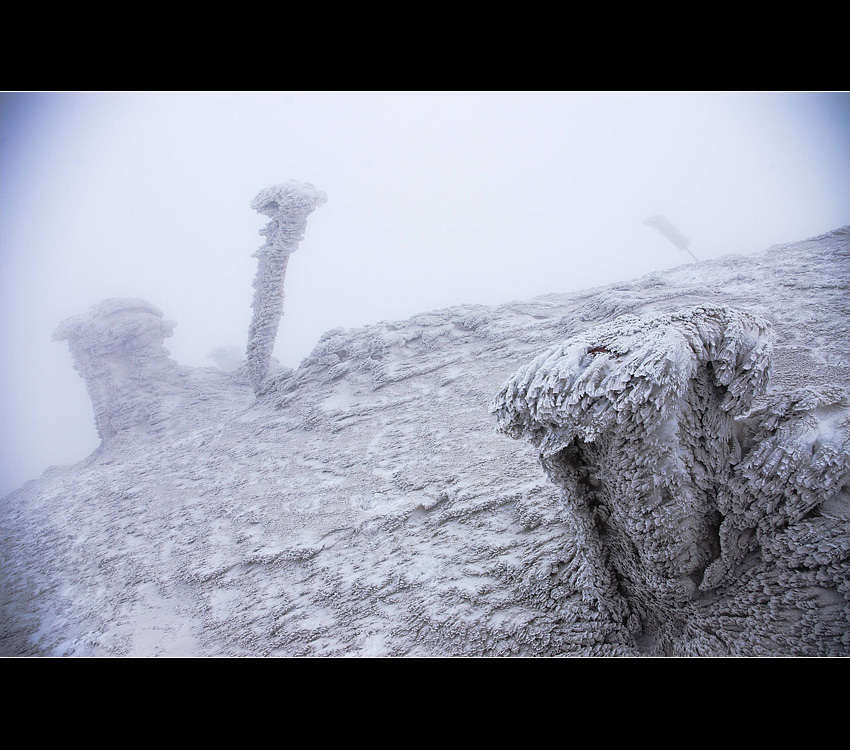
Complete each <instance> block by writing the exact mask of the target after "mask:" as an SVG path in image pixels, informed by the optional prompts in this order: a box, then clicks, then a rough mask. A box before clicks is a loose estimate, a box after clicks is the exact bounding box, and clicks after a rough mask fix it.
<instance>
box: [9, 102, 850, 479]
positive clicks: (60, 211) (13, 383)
mask: <svg viewBox="0 0 850 750" xmlns="http://www.w3.org/2000/svg"><path fill="white" fill-rule="evenodd" d="M290 179H294V180H299V181H305V182H311V183H313V184H314V185H315V186H316V187H317V188H319V189H320V190H323V191H324V192H326V193H327V195H328V202H327V203H326V204H324V205H323V206H321V207H320V208H318V209H317V210H316V212H315V213H314V214H313V215H311V217H310V218H309V220H308V224H307V232H306V235H305V239H304V241H303V242H302V244H301V247H300V249H299V250H298V252H297V253H295V255H293V256H292V258H291V260H290V263H289V268H288V271H287V277H286V289H285V302H284V318H283V321H282V324H281V328H280V332H279V334H278V345H277V348H276V351H275V356H276V357H277V358H278V359H279V360H280V361H281V363H282V364H284V365H287V366H291V367H295V366H297V365H298V363H299V361H300V360H301V359H303V357H305V356H306V355H307V354H308V353H309V352H310V350H311V349H312V347H313V346H314V344H315V343H316V341H317V339H318V338H319V336H320V335H321V334H322V333H323V332H324V331H326V330H329V329H331V328H335V327H345V328H349V327H356V326H361V325H365V324H369V323H375V322H377V321H379V320H395V319H403V318H407V317H409V316H411V315H413V314H415V313H417V312H423V311H427V310H431V309H436V308H441V307H447V306H451V305H456V304H462V303H483V304H500V303H504V302H509V301H511V300H518V299H527V298H530V297H532V296H535V295H539V294H547V293H550V292H567V291H575V290H580V289H584V288H587V287H591V286H597V285H601V284H608V283H611V282H615V281H619V280H627V279H632V278H635V277H639V276H643V275H644V274H647V273H651V272H652V271H657V270H662V269H665V268H670V267H674V266H678V265H682V264H685V263H689V262H691V258H690V256H689V255H688V254H686V253H684V252H682V250H681V249H678V248H677V247H675V246H674V245H673V244H672V243H671V242H670V241H669V240H668V239H665V237H664V236H663V235H662V234H660V233H659V232H658V231H655V230H653V229H652V228H651V227H650V226H647V225H646V224H645V223H644V221H645V219H647V217H649V216H652V215H656V214H658V215H663V216H665V217H667V218H668V219H669V220H670V221H671V222H672V223H673V224H674V225H675V226H676V227H677V228H678V230H680V231H681V232H682V233H683V234H684V235H686V236H687V237H688V238H689V240H690V245H689V249H690V251H692V252H693V253H694V254H695V255H696V256H697V257H698V258H699V259H701V260H703V259H709V258H714V257H718V256H721V255H726V254H730V253H752V252H759V251H761V250H764V249H766V248H767V247H769V246H770V245H773V244H776V243H780V242H791V241H795V240H800V239H804V238H806V237H810V236H812V235H816V234H820V233H823V232H826V231H829V230H831V229H835V228H836V227H838V226H841V225H843V224H847V223H850V94H848V93H847V92H838V93H807V92H798V93H787V92H773V93H706V92H690V93H689V92H674V93H651V92H607V93H587V92H585V93H576V92H270V93H262V92H259V93H250V92H249V93H240V92H168V93H154V92H152V93H139V92H129V93H73V92H72V93H31V92H23V93H21V92H19V93H8V92H7V93H3V94H2V95H1V96H0V285H2V288H0V305H2V308H0V326H1V327H0V348H1V349H2V362H3V367H2V380H1V381H0V398H1V399H2V400H1V401H0V420H2V421H0V495H5V494H6V493H8V492H9V491H11V490H14V489H15V488H17V487H19V486H20V485H21V484H22V483H23V482H25V481H27V480H29V479H34V478H37V477H38V476H39V475H40V473H41V472H42V471H43V470H44V469H45V468H47V467H48V466H49V465H51V464H61V463H72V462H74V461H78V460H80V459H82V458H85V456H87V455H88V454H89V453H90V452H91V451H92V450H93V449H94V448H95V447H96V446H97V443H98V440H97V436H96V432H95V427H94V419H93V416H92V410H91V404H90V402H89V399H88V396H87V395H86V392H85V386H84V384H83V381H82V379H81V378H80V377H79V376H78V375H77V373H76V372H75V371H74V370H73V366H72V361H71V357H70V354H69V352H68V349H67V345H66V344H64V343H56V342H53V341H51V334H52V332H53V330H54V329H55V328H56V326H57V324H58V323H59V322H60V321H62V320H63V319H65V318H67V317H69V316H71V315H76V314H78V313H81V312H84V311H85V310H87V309H88V308H89V307H90V306H91V305H93V304H95V303H97V302H100V301H101V300H103V299H106V298H109V297H141V298H143V299H146V300H148V301H150V302H152V303H153V304H155V305H156V306H158V307H159V308H160V309H161V310H162V311H163V312H164V314H165V317H166V318H167V319H170V320H175V321H176V322H177V327H176V329H175V335H174V337H172V338H170V339H168V340H167V341H166V346H167V348H168V349H169V350H170V351H171V353H172V356H173V357H174V359H176V360H177V361H178V362H180V363H181V364H186V365H195V366H212V364H213V363H212V360H210V359H208V358H207V356H206V355H207V353H208V352H210V351H211V350H212V349H214V348H216V347H218V346H222V345H235V346H238V347H240V348H242V349H243V350H244V347H245V343H246V340H247V332H248V326H249V322H250V313H251V310H250V305H251V297H252V293H253V290H252V287H251V282H252V279H253V275H254V271H255V269H256V259H254V258H252V257H251V255H252V253H253V252H254V251H255V250H256V249H257V248H259V247H260V245H262V243H263V238H262V237H261V236H260V235H259V234H258V232H259V230H260V229H261V228H262V227H263V226H264V224H265V222H266V219H265V218H264V217H262V216H259V215H258V214H256V213H255V212H253V211H252V210H251V208H250V202H251V200H252V199H253V198H254V196H255V195H256V194H257V193H258V192H259V191H260V190H261V189H263V188H266V187H269V186H272V185H275V184H277V183H279V182H283V181H286V180H290Z"/></svg>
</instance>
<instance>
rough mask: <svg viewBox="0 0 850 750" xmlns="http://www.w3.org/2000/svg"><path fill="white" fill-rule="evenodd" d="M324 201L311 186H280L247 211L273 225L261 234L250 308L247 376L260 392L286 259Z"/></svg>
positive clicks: (278, 316) (266, 192) (275, 328)
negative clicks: (251, 211)
mask: <svg viewBox="0 0 850 750" xmlns="http://www.w3.org/2000/svg"><path fill="white" fill-rule="evenodd" d="M325 201H327V196H326V195H325V194H324V193H323V192H322V191H320V190H317V189H316V188H315V187H313V186H312V185H311V184H310V183H306V182H305V183H301V182H294V181H289V182H284V183H282V184H280V185H275V186H274V187H270V188H266V189H265V190H262V191H260V193H259V194H258V195H257V197H256V198H254V200H253V201H252V202H251V208H253V209H254V210H255V211H257V212H258V213H260V214H262V215H263V216H268V217H269V218H270V219H271V221H270V222H269V223H268V224H266V226H265V227H264V228H263V229H261V230H260V234H262V235H264V236H265V238H266V242H265V244H264V245H263V246H262V247H261V248H260V249H259V250H257V252H256V253H254V257H255V258H257V259H258V260H257V274H256V276H255V278H254V304H253V310H254V312H253V315H252V318H251V327H250V330H249V332H248V348H247V358H248V375H249V379H250V381H251V383H252V385H253V386H254V390H255V391H257V392H259V391H260V389H261V388H262V385H263V383H264V382H265V380H266V376H267V375H268V372H269V366H270V363H271V357H272V352H273V351H274V344H275V339H276V337H277V331H278V328H279V326H280V319H281V316H282V315H283V283H284V278H285V276H286V266H287V264H288V262H289V256H290V255H292V253H294V252H295V251H296V250H297V249H298V245H299V243H300V242H301V240H302V239H303V238H304V231H305V230H306V228H307V217H308V216H309V215H310V214H311V213H313V211H315V210H316V209H317V208H318V207H319V206H320V205H321V204H322V203H324V202H325Z"/></svg>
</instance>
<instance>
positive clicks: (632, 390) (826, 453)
mask: <svg viewBox="0 0 850 750" xmlns="http://www.w3.org/2000/svg"><path fill="white" fill-rule="evenodd" d="M772 348H773V334H772V331H771V330H770V328H769V326H768V324H767V323H766V322H765V321H763V320H760V319H759V318H756V317H754V316H752V315H748V314H746V313H743V312H738V311H735V310H732V309H730V308H726V307H717V306H700V307H696V308H692V309H689V310H686V311H681V312H677V313H674V314H668V315H663V316H650V317H644V318H641V317H636V316H624V317H621V318H618V319H616V320H615V321H613V322H611V323H608V324H605V325H603V326H599V327H596V328H591V329H589V330H588V331H586V332H584V333H583V334H581V335H580V336H577V337H575V338H572V339H570V340H568V341H567V342H566V343H564V344H559V345H557V346H555V347H553V348H551V349H549V350H548V351H547V352H545V353H544V354H542V355H540V356H539V357H537V358H536V359H534V360H533V361H532V362H531V363H530V364H529V365H527V366H526V367H524V368H522V369H521V370H519V371H518V372H517V374H516V375H515V376H514V377H513V378H511V379H510V380H509V381H508V382H507V383H506V384H505V385H504V386H503V388H502V390H501V391H500V392H499V394H498V396H497V398H496V400H495V402H494V405H493V410H494V412H495V414H496V416H497V419H498V423H499V427H500V429H501V430H502V431H504V432H505V433H506V434H508V435H510V436H511V437H514V438H526V439H527V440H529V441H530V442H531V443H532V444H533V445H534V447H535V448H536V449H537V451H538V453H539V457H540V461H541V463H542V465H543V467H544V469H545V471H546V473H547V474H548V476H549V477H550V479H551V480H552V481H553V482H554V483H555V484H556V485H557V486H559V487H561V488H562V490H563V492H562V498H563V502H564V503H565V506H566V507H567V508H568V509H569V512H570V515H571V518H572V521H573V524H574V527H575V535H576V538H577V540H578V545H579V548H580V554H581V556H582V558H583V564H582V565H581V566H580V568H579V571H580V573H579V575H578V576H577V578H576V580H575V581H574V582H573V583H574V585H575V586H576V587H577V588H578V589H580V590H582V591H583V592H584V594H585V596H586V597H588V598H589V599H591V600H592V601H594V602H596V606H597V607H598V609H599V612H600V614H601V615H603V616H604V617H606V618H608V619H609V620H611V621H612V622H613V623H614V624H615V625H616V626H617V635H616V639H618V640H620V641H621V642H622V643H623V644H625V645H627V646H630V647H634V648H636V649H638V650H639V651H641V652H646V653H651V654H676V653H695V654H716V653H731V654H744V655H755V654H760V653H768V654H769V653H773V652H775V650H776V649H777V648H781V649H782V651H783V652H784V653H787V654H800V655H840V654H846V653H847V652H848V649H850V632H848V623H850V562H848V558H850V535H848V527H847V523H848V520H850V514H848V495H847V485H848V483H850V408H848V407H850V401H848V399H847V396H846V395H845V394H842V393H841V392H840V391H839V390H838V389H834V388H833V389H827V392H826V393H819V392H817V391H812V390H807V391H805V392H802V393H796V394H791V395H789V394H783V395H782V396H780V397H775V398H773V399H770V400H768V402H767V404H766V405H764V406H762V408H761V409H760V410H757V411H755V412H753V413H752V414H751V415H750V416H746V415H747V413H748V412H749V411H750V409H751V407H752V406H753V404H754V403H755V401H756V399H758V398H759V397H761V396H763V395H764V393H765V391H766V388H767V382H768V374H769V368H770V361H771V351H772Z"/></svg>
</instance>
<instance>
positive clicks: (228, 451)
mask: <svg viewBox="0 0 850 750" xmlns="http://www.w3.org/2000/svg"><path fill="white" fill-rule="evenodd" d="M849 241H850V230H849V229H848V228H847V227H844V228H842V229H839V230H836V231H834V232H831V233H828V234H826V235H823V236H820V237H815V238H811V239H809V240H806V241H803V242H799V243H791V244H788V245H782V246H777V247H773V248H770V249H769V250H767V251H765V252H762V253H760V254H756V255H750V256H735V257H728V258H723V259H720V260H715V261H708V262H703V263H698V264H691V265H687V266H682V267H680V268H677V269H673V270H671V271H667V272H664V273H658V274H652V275H650V276H647V277H644V278H641V279H637V280H635V281H632V282H628V283H623V284H616V285H612V286H607V287H600V288H597V289H591V290H587V291H585V292H581V293H574V294H552V295H547V296H545V297H540V298H536V299H533V300H529V301H526V302H515V303H510V304H505V305H501V306H497V307H485V306H478V305H469V306H459V307H454V308H449V309H445V310H438V311H433V312H428V313H423V314H421V315H417V316H414V317H412V318H410V319H409V320H406V321H391V322H382V323H379V324H376V325H374V326H368V327H364V328H359V329H354V330H343V329H336V330H333V331H330V332H328V333H327V334H325V335H324V336H323V337H322V338H321V340H320V341H319V342H318V344H317V346H316V348H315V349H314V351H313V352H312V353H311V354H310V356H309V357H307V358H306V359H305V360H304V362H302V363H301V365H300V366H299V367H298V368H297V369H296V370H294V371H288V372H284V373H279V374H277V375H274V376H272V377H270V378H269V379H268V380H267V381H266V383H265V385H264V386H263V389H262V392H261V393H260V394H259V395H258V396H257V395H255V393H254V389H253V387H252V385H251V384H250V382H249V381H248V380H247V379H246V378H245V377H244V376H243V377H240V375H239V371H238V369H237V370H234V371H231V372H225V371H224V370H221V369H214V368H186V367H181V366H179V365H178V364H177V363H175V362H173V361H172V360H171V359H170V358H169V357H168V356H167V354H163V353H162V350H161V342H162V338H163V334H164V333H165V330H164V328H163V318H162V316H161V313H158V311H155V308H153V306H148V303H138V302H134V303H133V304H131V305H127V304H125V303H123V302H121V303H119V302H112V303H110V304H109V305H107V306H106V308H102V309H97V310H93V311H90V313H88V314H86V315H85V316H84V317H83V318H82V319H81V320H77V321H76V322H74V323H71V324H66V325H63V326H62V327H60V330H59V331H58V332H57V335H58V337H59V338H61V339H64V340H67V341H68V343H69V346H70V348H71V351H72V355H73V356H74V360H75V363H76V366H77V368H78V369H79V370H80V373H81V375H82V376H83V377H84V378H85V379H86V382H87V385H88V384H89V380H90V379H91V380H92V383H95V384H97V383H102V382H104V380H106V381H107V382H114V383H117V384H118V385H117V386H116V387H117V390H116V388H112V389H111V390H110V389H107V392H106V395H103V394H100V392H99V391H97V389H96V388H95V387H94V386H90V388H89V390H90V393H92V400H93V405H94V409H95V415H96V417H97V415H98V414H101V415H105V417H104V418H101V417H98V425H99V427H101V436H102V437H103V443H102V445H101V446H100V448H99V449H98V450H97V451H96V452H95V453H94V454H93V455H92V456H90V457H89V458H88V459H87V460H86V461H83V462H81V463H79V464H77V465H74V466H63V467H53V468H51V469H49V470H48V471H47V472H45V474H44V475H43V476H42V477H41V478H40V479H38V480H35V481H33V482H29V483H27V484H26V485H25V486H24V487H22V488H21V489H20V490H18V491H17V492H15V493H12V494H11V495H9V496H7V497H5V498H3V500H2V526H1V527H0V534H2V537H0V542H2V547H0V557H1V558H2V559H0V563H2V572H0V575H2V589H0V598H1V599H2V601H0V604H2V626H0V654H2V655H6V656H77V657H86V656H124V657H126V656H508V655H518V656H596V655H600V656H639V655H698V656H715V655H718V656H725V655H742V656H758V655H783V656H784V655H824V656H826V655H847V654H848V652H850V604H848V603H849V602H850V592H848V556H850V541H848V536H850V535H848V522H850V492H848V484H850V477H848V474H850V469H848V459H847V456H848V443H847V440H848V414H850V406H848V400H847V392H848V388H850V382H848V372H850V369H848V366H850V295H848V280H850V247H848V246H849V245H850V242H849ZM128 307H129V308H132V309H131V310H128V309H127V308H128ZM116 311H117V312H116ZM113 314H117V315H118V318H120V320H119V321H118V323H119V324H120V325H118V327H117V328H116V327H115V326H113V325H112V324H111V323H109V320H108V319H109V318H110V316H112V315H113ZM125 315H129V316H130V317H129V318H124V317H123V316H125ZM139 316H141V318H142V321H143V323H144V325H140V324H139V321H138V320H137V319H138V318H139ZM147 316H149V317H147ZM624 316H625V317H624ZM133 321H135V322H133ZM113 322H115V321H113ZM166 328H167V326H166ZM168 330H170V328H169V329H168ZM166 335H167V334H166ZM157 347H159V348H157ZM101 348H102V349H103V350H104V352H103V353H104V355H105V360H104V361H106V362H107V364H108V366H105V365H99V364H95V360H97V361H100V360H99V359H97V358H95V357H94V354H95V353H98V352H99V350H100V349H101ZM591 350H596V351H591ZM81 352H82V353H81ZM86 352H88V353H89V354H91V355H92V357H90V358H89V359H91V362H90V363H89V359H86V357H88V354H86ZM81 363H82V364H81ZM104 367H106V369H105V370H103V371H102V368H104ZM87 368H88V369H87ZM98 368H101V369H98ZM119 370H121V371H122V372H123V375H122V377H121V378H118V376H117V375H116V374H115V373H118V371H119ZM127 383H132V384H133V385H132V387H130V386H128V385H127ZM151 394H152V395H151ZM494 399H495V400H494ZM143 403H147V404H149V405H151V406H150V408H149V409H148V410H147V411H143V410H142V409H141V404H143ZM491 409H494V410H495V413H493V412H492V411H491ZM101 425H105V426H101ZM499 425H500V426H501V427H500V429H497V426H499ZM505 432H507V433H508V434H505ZM511 436H513V437H516V438H520V439H512V437H511Z"/></svg>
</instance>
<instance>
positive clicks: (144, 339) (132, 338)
mask: <svg viewBox="0 0 850 750" xmlns="http://www.w3.org/2000/svg"><path fill="white" fill-rule="evenodd" d="M175 325H176V324H175V323H174V322H172V321H168V320H164V319H163V314H162V312H161V311H160V310H159V308H157V307H155V306H154V305H152V304H151V303H150V302H146V301H145V300H141V299H108V300H105V301H103V302H101V303H100V304H97V305H94V306H93V307H92V308H91V309H90V310H89V311H88V312H85V313H82V314H80V315H75V316H73V317H71V318H68V319H66V320H64V321H63V322H62V323H60V324H59V326H58V327H57V328H56V330H55V331H54V333H53V340H54V341H67V342H68V348H69V349H70V351H71V356H72V357H73V360H74V367H75V369H76V370H77V371H78V372H79V373H80V376H81V377H82V378H83V380H84V381H85V384H86V389H87V390H88V393H89V396H90V397H91V400H92V406H93V407H94V417H95V424H96V425H97V430H98V434H99V435H100V437H101V439H103V440H107V439H109V438H111V437H112V436H113V435H115V434H116V433H118V432H119V431H120V430H122V429H125V428H127V427H132V426H136V425H140V424H145V423H147V422H148V420H149V417H150V413H151V401H152V399H154V398H155V397H156V396H157V395H158V394H159V393H160V391H161V390H162V387H163V384H164V383H167V382H168V381H169V380H171V379H172V378H173V376H174V375H175V374H176V371H177V364H176V362H174V360H172V359H171V358H170V357H169V352H168V350H167V349H166V348H165V347H164V346H163V341H164V340H165V339H166V338H167V337H169V336H172V335H173V330H174V327H175Z"/></svg>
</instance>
